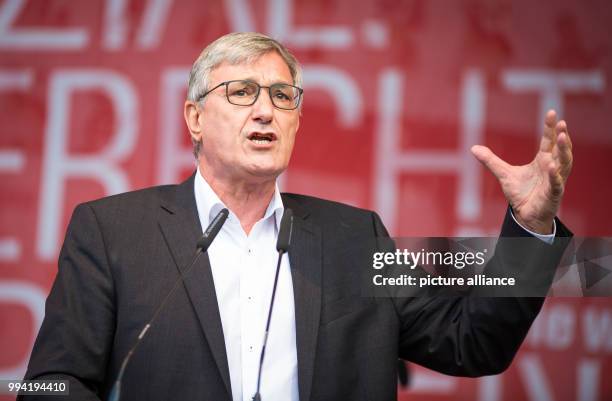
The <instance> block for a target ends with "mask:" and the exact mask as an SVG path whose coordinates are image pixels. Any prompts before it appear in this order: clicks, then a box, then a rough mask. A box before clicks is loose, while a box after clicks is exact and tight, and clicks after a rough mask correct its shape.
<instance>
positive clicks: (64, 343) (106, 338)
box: [18, 204, 115, 400]
mask: <svg viewBox="0 0 612 401" xmlns="http://www.w3.org/2000/svg"><path fill="white" fill-rule="evenodd" d="M114 331H115V307H114V290H113V281H112V277H111V273H110V266H109V262H108V258H107V255H106V251H105V244H104V238H103V236H102V232H101V230H100V226H99V224H98V221H97V219H96V216H95V213H94V210H93V209H92V208H91V206H89V205H87V204H82V205H79V206H78V207H77V208H76V209H75V211H74V213H73V215H72V218H71V221H70V224H69V226H68V230H67V233H66V238H65V240H64V244H63V246H62V250H61V252H60V256H59V262H58V273H57V277H56V279H55V282H54V283H53V287H52V289H51V293H50V295H49V297H48V298H47V301H46V305H45V318H44V320H43V323H42V326H41V328H40V332H39V334H38V337H37V339H36V342H35V344H34V348H33V350H32V355H31V358H30V362H29V365H28V369H27V372H26V375H25V379H27V380H33V379H39V380H43V379H45V380H50V379H58V380H60V379H61V380H69V381H70V383H69V396H64V397H61V399H62V400H65V399H70V400H98V399H99V397H100V394H99V393H100V391H101V387H102V383H103V382H104V381H105V374H106V367H107V364H108V361H109V352H110V349H111V346H112V340H113V336H114ZM38 397H41V398H40V399H41V400H50V399H53V398H55V397H49V396H38ZM18 399H19V400H35V399H38V398H37V396H26V397H19V398H18Z"/></svg>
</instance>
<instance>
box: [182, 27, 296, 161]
mask: <svg viewBox="0 0 612 401" xmlns="http://www.w3.org/2000/svg"><path fill="white" fill-rule="evenodd" d="M273 51H275V52H277V53H278V54H279V56H281V57H282V59H283V60H284V61H285V63H287V67H289V72H290V73H291V78H293V84H294V85H296V86H299V87H301V86H302V68H301V66H300V64H299V62H298V61H297V59H296V58H295V56H294V55H293V54H291V53H290V52H289V50H288V49H287V48H286V47H285V46H283V45H282V44H281V43H280V42H278V41H276V40H274V39H272V38H270V37H268V36H266V35H263V34H261V33H255V32H234V33H229V34H227V35H224V36H221V37H220V38H219V39H217V40H215V41H214V42H212V43H211V44H209V45H208V46H206V48H205V49H204V50H202V53H200V55H199V56H198V58H197V59H196V61H195V62H194V63H193V66H192V67H191V72H190V73H189V88H188V90H187V100H190V101H192V102H197V101H198V98H199V97H200V96H202V95H203V94H204V93H206V90H207V88H208V85H209V84H210V82H208V79H209V76H210V73H211V72H212V71H213V70H214V69H215V68H217V67H218V66H219V65H221V64H223V63H229V64H231V65H236V64H243V63H248V62H252V61H254V60H257V59H258V58H259V57H261V56H263V55H264V54H266V53H269V52H273ZM204 100H205V99H203V100H202V101H204ZM192 141H193V154H194V155H195V157H196V159H197V158H198V154H199V153H200V148H201V146H202V142H201V141H195V140H193V138H192Z"/></svg>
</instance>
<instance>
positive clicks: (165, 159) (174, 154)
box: [157, 67, 196, 184]
mask: <svg viewBox="0 0 612 401" xmlns="http://www.w3.org/2000/svg"><path fill="white" fill-rule="evenodd" d="M188 77H189V68H180V67H177V68H170V69H167V70H165V71H164V72H163V73H162V78H161V93H160V96H159V113H158V116H159V140H158V149H159V158H158V160H159V163H157V183H158V184H173V183H175V182H177V181H178V180H179V179H180V172H181V170H182V169H184V168H191V169H195V165H196V161H195V157H194V156H193V151H192V147H191V146H189V147H185V146H184V145H183V143H184V142H183V139H184V138H185V137H187V136H189V134H188V131H187V128H186V127H185V124H184V122H183V121H184V120H183V102H184V100H185V93H186V91H187V78H188Z"/></svg>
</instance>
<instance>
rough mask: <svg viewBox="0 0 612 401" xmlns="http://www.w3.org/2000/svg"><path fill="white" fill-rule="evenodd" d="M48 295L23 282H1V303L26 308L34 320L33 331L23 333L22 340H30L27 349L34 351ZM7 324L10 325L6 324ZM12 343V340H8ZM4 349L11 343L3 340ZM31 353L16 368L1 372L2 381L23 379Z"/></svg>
mask: <svg viewBox="0 0 612 401" xmlns="http://www.w3.org/2000/svg"><path fill="white" fill-rule="evenodd" d="M46 298H47V296H46V294H45V293H44V292H43V291H41V290H40V288H38V287H36V286H34V285H32V284H30V283H26V282H22V281H0V303H7V304H19V305H23V306H25V307H26V308H27V309H28V310H29V311H30V313H31V314H32V318H33V320H34V324H33V325H32V331H31V332H30V333H22V335H21V338H23V337H25V338H27V340H28V344H27V348H28V349H29V350H31V349H32V346H33V345H34V340H35V339H36V334H37V333H38V330H39V329H40V325H41V324H42V321H43V318H44V317H45V299H46ZM6 324H10V323H9V322H6ZM8 340H9V342H10V339H8ZM2 346H3V347H10V346H11V344H10V343H6V342H5V340H4V339H3V342H2ZM29 359H30V352H28V353H27V354H26V355H24V357H23V359H22V360H21V361H20V362H19V363H18V364H16V365H14V366H9V367H6V368H4V369H2V370H0V380H15V378H16V377H23V375H24V374H25V370H26V366H27V364H28V360H29Z"/></svg>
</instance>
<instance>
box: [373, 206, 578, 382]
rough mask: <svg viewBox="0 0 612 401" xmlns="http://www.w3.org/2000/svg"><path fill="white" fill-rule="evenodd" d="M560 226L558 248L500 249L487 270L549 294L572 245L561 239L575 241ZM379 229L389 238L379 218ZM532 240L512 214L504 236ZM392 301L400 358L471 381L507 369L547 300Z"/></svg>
mask: <svg viewBox="0 0 612 401" xmlns="http://www.w3.org/2000/svg"><path fill="white" fill-rule="evenodd" d="M556 224H557V234H556V238H555V241H554V242H553V244H552V245H549V244H546V243H545V242H543V241H541V240H540V239H537V238H535V237H532V240H529V241H524V242H522V244H527V246H528V248H529V249H522V251H523V252H524V253H521V254H519V253H516V252H511V251H508V250H505V249H500V247H499V246H498V247H497V248H496V251H495V255H494V256H493V257H492V258H491V260H490V261H489V263H488V264H487V266H486V267H485V270H486V271H491V272H493V273H494V272H496V271H500V270H503V271H517V272H518V273H519V274H520V275H521V276H522V277H526V278H530V277H531V279H533V280H538V282H539V286H540V290H541V289H542V288H545V289H546V290H547V289H548V288H549V287H550V285H551V284H552V279H553V277H554V272H555V269H556V267H557V265H558V263H559V261H560V259H561V256H562V254H563V251H564V249H565V247H566V246H567V241H565V240H559V238H561V237H566V238H565V239H567V237H571V236H572V233H571V232H570V231H569V230H567V228H565V226H564V225H563V224H562V223H561V222H560V221H559V220H557V221H556ZM374 227H375V231H376V235H377V236H381V237H388V233H387V231H386V229H385V227H384V226H383V225H382V222H381V221H380V218H379V217H378V216H377V215H374ZM527 236H530V235H529V234H528V233H527V232H526V231H524V230H523V229H522V228H521V227H520V226H518V225H517V224H516V222H514V220H513V219H512V216H510V212H509V211H508V212H507V213H506V217H505V219H504V223H503V225H502V232H501V235H500V237H502V238H504V237H527ZM386 246H387V247H388V246H389V242H387V245H386ZM525 255H529V257H527V258H526V257H525ZM545 293H546V292H544V294H545ZM391 298H392V302H393V304H394V307H395V310H396V312H397V316H398V319H399V327H400V333H399V357H400V358H402V359H405V360H409V361H412V362H415V363H417V364H420V365H422V366H425V367H427V368H429V369H433V370H436V371H439V372H441V373H445V374H449V375H454V376H469V377H476V376H482V375H491V374H498V373H501V372H503V371H504V370H505V369H507V368H508V366H509V365H510V363H511V362H512V359H513V358H514V356H515V354H516V352H517V351H518V349H519V347H520V345H521V343H522V342H523V340H524V338H525V336H526V335H527V332H528V330H529V328H530V327H531V323H532V322H533V321H534V319H535V318H536V316H537V315H538V313H539V311H540V309H541V307H542V304H543V302H544V298H543V297H512V296H506V297H486V296H482V294H474V293H469V294H464V295H457V294H456V293H450V294H449V293H448V292H446V291H445V290H440V291H437V290H434V291H433V292H432V291H431V289H429V290H428V293H427V294H423V295H422V296H416V297H401V296H397V294H395V295H394V294H391Z"/></svg>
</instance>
